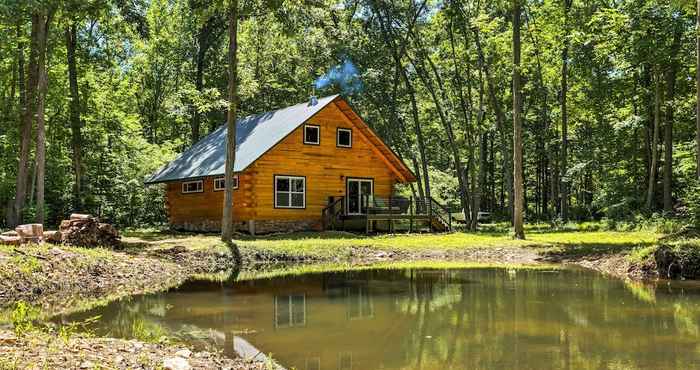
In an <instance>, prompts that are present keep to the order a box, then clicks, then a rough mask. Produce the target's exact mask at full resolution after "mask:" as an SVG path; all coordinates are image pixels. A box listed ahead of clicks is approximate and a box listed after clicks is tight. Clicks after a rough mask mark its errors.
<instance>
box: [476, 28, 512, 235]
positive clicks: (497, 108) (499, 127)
mask: <svg viewBox="0 0 700 370" xmlns="http://www.w3.org/2000/svg"><path fill="white" fill-rule="evenodd" d="M472 31H473V32H474V43H475V45H476V51H477V55H478V62H479V65H480V66H481V69H482V70H483V72H484V75H485V76H486V86H487V88H488V89H487V92H488V96H489V102H490V103H491V109H493V111H494V115H495V116H496V131H498V133H499V135H500V141H501V143H500V144H501V155H502V158H503V164H502V165H503V187H504V188H505V192H506V193H507V198H508V204H507V205H506V204H504V203H505V202H501V203H502V204H504V208H507V209H508V213H509V214H510V215H511V216H512V215H513V165H512V163H511V159H512V157H511V151H510V148H509V146H510V143H511V140H510V138H509V135H508V133H507V131H506V127H505V123H506V115H505V113H504V112H503V109H502V107H501V103H500V102H499V101H498V96H497V95H496V82H495V79H494V78H493V75H491V70H490V68H489V64H488V63H486V59H485V57H484V52H483V50H482V48H481V41H480V38H479V30H478V28H473V29H472ZM511 222H512V217H511Z"/></svg>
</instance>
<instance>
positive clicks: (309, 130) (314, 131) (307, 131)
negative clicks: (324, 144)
mask: <svg viewBox="0 0 700 370" xmlns="http://www.w3.org/2000/svg"><path fill="white" fill-rule="evenodd" d="M304 144H312V145H319V144H321V126H316V125H304Z"/></svg>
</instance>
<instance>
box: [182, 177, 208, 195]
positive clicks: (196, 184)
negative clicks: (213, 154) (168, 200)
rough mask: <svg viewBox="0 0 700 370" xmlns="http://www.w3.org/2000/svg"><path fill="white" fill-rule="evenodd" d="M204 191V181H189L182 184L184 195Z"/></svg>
mask: <svg viewBox="0 0 700 370" xmlns="http://www.w3.org/2000/svg"><path fill="white" fill-rule="evenodd" d="M202 191H204V183H203V181H202V180H197V181H187V182H183V183H182V193H183V194H189V193H201V192H202Z"/></svg>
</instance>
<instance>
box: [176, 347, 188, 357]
mask: <svg viewBox="0 0 700 370" xmlns="http://www.w3.org/2000/svg"><path fill="white" fill-rule="evenodd" d="M175 356H179V357H182V358H190V356H192V351H190V350H189V349H187V348H185V349H181V350H179V351H177V352H175Z"/></svg>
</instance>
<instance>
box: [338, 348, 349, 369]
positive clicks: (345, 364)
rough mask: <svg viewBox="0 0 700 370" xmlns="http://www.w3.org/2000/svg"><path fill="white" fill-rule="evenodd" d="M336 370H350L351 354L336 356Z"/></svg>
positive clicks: (343, 353)
mask: <svg viewBox="0 0 700 370" xmlns="http://www.w3.org/2000/svg"><path fill="white" fill-rule="evenodd" d="M338 370H352V352H341V353H340V354H338Z"/></svg>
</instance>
